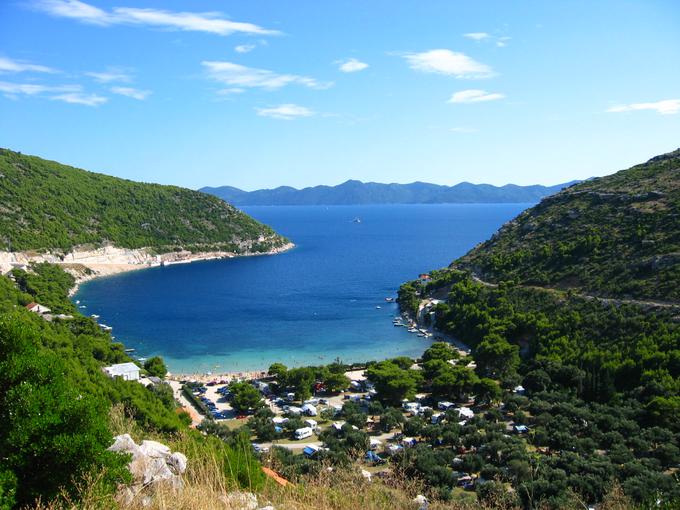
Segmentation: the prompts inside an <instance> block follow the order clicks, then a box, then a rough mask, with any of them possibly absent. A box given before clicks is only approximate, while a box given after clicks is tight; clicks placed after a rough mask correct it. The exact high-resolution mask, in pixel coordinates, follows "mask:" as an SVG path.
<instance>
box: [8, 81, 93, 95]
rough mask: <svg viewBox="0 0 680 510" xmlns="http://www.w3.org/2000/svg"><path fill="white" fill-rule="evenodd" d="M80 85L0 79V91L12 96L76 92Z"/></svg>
mask: <svg viewBox="0 0 680 510" xmlns="http://www.w3.org/2000/svg"><path fill="white" fill-rule="evenodd" d="M80 90H81V87H80V85H58V86H50V85H39V84H35V83H11V82H6V81H0V92H2V93H4V94H8V95H12V96H20V95H24V96H35V95H38V94H44V93H47V92H77V91H80Z"/></svg>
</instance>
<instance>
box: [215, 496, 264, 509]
mask: <svg viewBox="0 0 680 510" xmlns="http://www.w3.org/2000/svg"><path fill="white" fill-rule="evenodd" d="M221 499H222V501H224V503H225V504H226V505H227V508H228V509H229V510H257V508H258V506H257V496H255V494H253V493H252V492H229V493H227V494H225V495H224V496H222V498H221Z"/></svg>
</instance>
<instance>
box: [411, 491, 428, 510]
mask: <svg viewBox="0 0 680 510" xmlns="http://www.w3.org/2000/svg"><path fill="white" fill-rule="evenodd" d="M413 502H414V503H415V504H417V505H418V510H427V509H428V508H429V506H430V502H429V501H428V500H427V498H426V497H425V496H423V495H422V494H418V495H417V496H416V497H415V498H413Z"/></svg>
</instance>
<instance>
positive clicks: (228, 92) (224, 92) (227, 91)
mask: <svg viewBox="0 0 680 510" xmlns="http://www.w3.org/2000/svg"><path fill="white" fill-rule="evenodd" d="M245 91H246V89H240V88H238V87H233V88H230V89H221V90H218V91H217V93H218V94H219V95H221V96H231V95H233V94H243V93H244V92H245Z"/></svg>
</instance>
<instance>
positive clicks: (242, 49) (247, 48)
mask: <svg viewBox="0 0 680 510" xmlns="http://www.w3.org/2000/svg"><path fill="white" fill-rule="evenodd" d="M255 48H257V45H255V44H239V45H238V46H236V47H234V51H235V52H236V53H250V52H251V51H253V50H254V49H255Z"/></svg>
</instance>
